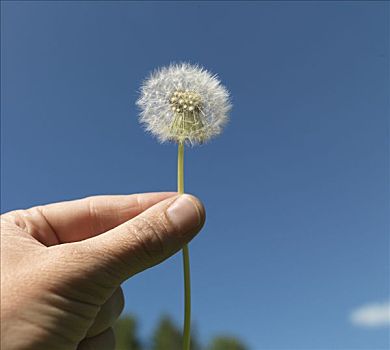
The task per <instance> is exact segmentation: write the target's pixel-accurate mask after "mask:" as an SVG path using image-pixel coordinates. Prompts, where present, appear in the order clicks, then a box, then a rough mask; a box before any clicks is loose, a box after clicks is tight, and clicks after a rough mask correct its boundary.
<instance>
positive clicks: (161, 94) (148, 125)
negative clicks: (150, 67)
mask: <svg viewBox="0 0 390 350" xmlns="http://www.w3.org/2000/svg"><path fill="white" fill-rule="evenodd" d="M137 105H138V106H139V107H140V109H141V113H140V118H139V120H140V122H141V123H142V124H143V125H144V127H145V129H146V130H147V131H149V132H150V133H152V134H153V135H155V136H156V137H157V138H158V139H159V140H160V141H161V142H166V141H173V142H177V143H180V142H184V143H189V144H192V145H193V144H198V143H203V142H205V141H207V140H209V139H210V138H212V137H214V136H217V135H218V134H220V133H221V131H222V127H223V126H224V125H225V124H226V122H227V120H228V112H229V110H230V109H231V104H230V101H229V92H228V91H227V90H226V88H225V87H224V86H222V85H221V83H220V81H219V80H218V79H217V77H216V76H215V75H211V74H210V73H209V72H208V71H207V70H205V69H204V68H201V67H199V66H197V65H190V64H188V63H181V64H172V65H170V66H168V67H164V68H161V69H158V70H156V71H154V72H153V73H152V74H151V75H150V77H149V78H148V79H146V80H145V82H144V84H143V85H142V88H141V96H140V98H139V99H138V101H137Z"/></svg>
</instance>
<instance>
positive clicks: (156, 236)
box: [79, 194, 205, 283]
mask: <svg viewBox="0 0 390 350" xmlns="http://www.w3.org/2000/svg"><path fill="white" fill-rule="evenodd" d="M204 221H205V210H204V207H203V205H202V203H201V202H200V201H199V200H198V199H197V198H196V197H194V196H191V195H187V194H183V195H178V196H176V197H174V198H168V199H166V200H163V201H161V202H159V203H157V204H155V205H154V206H152V207H150V208H149V209H147V210H145V211H144V212H143V213H141V214H139V215H138V216H136V217H135V218H133V219H131V220H129V221H127V222H125V223H123V224H122V225H119V226H117V227H116V228H114V229H112V230H110V231H107V232H105V233H103V234H101V235H99V236H95V237H93V238H90V239H87V240H84V241H82V242H79V248H80V249H81V250H82V254H85V255H87V257H89V258H88V259H85V261H86V262H88V264H89V268H92V269H93V270H95V272H99V271H98V270H100V269H101V270H102V273H104V272H107V271H108V272H109V273H110V275H111V277H114V276H115V277H116V278H115V280H117V283H121V282H122V281H124V280H125V279H127V278H129V277H131V276H132V275H134V274H136V273H138V272H140V271H142V270H145V269H147V268H149V267H151V266H154V265H156V264H158V263H160V262H162V261H163V260H165V259H167V258H168V257H170V256H171V255H173V254H174V253H176V252H177V251H178V250H180V249H181V248H182V247H183V245H184V244H186V243H188V242H189V241H190V240H191V239H192V238H193V237H194V236H195V235H196V233H198V232H199V230H200V229H201V228H202V226H203V224H204ZM91 263H92V266H91Z"/></svg>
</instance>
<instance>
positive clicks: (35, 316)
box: [1, 193, 205, 350]
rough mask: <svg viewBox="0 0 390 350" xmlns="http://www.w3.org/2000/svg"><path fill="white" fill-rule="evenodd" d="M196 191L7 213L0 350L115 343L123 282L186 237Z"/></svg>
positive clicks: (82, 349) (196, 224)
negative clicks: (187, 193)
mask: <svg viewBox="0 0 390 350" xmlns="http://www.w3.org/2000/svg"><path fill="white" fill-rule="evenodd" d="M204 218H205V212H204V208H203V206H202V204H201V203H200V201H199V200H197V199H196V198H195V197H193V196H190V195H177V194H176V193H148V194H139V195H129V196H97V197H90V198H85V199H81V200H76V201H71V202H63V203H56V204H50V205H45V206H38V207H34V208H31V209H27V210H16V211H12V212H9V213H6V214H4V215H2V216H1V266H2V273H1V349H3V350H22V349H29V350H31V349H33V350H35V349H37V350H38V349H39V350H62V349H66V350H70V349H77V350H86V349H94V350H100V349H101V350H111V349H114V346H115V345H114V344H115V342H114V335H113V331H112V328H111V326H112V325H113V323H114V322H115V320H116V319H117V318H118V317H119V315H120V313H121V311H122V309H123V303H124V301H123V293H122V290H121V288H120V284H121V283H122V282H123V281H124V280H126V279H127V278H129V277H131V276H133V275H134V274H136V273H138V272H140V271H143V270H145V269H147V268H149V267H151V266H153V265H156V264H158V263H160V262H162V261H163V260H165V259H166V258H168V257H169V256H171V255H172V254H174V253H175V252H177V251H178V250H179V249H180V248H181V247H182V246H183V245H184V244H185V243H187V242H188V241H190V240H191V239H192V238H193V237H194V235H195V234H196V233H197V232H198V231H199V230H200V229H201V227H202V226H203V223H204Z"/></svg>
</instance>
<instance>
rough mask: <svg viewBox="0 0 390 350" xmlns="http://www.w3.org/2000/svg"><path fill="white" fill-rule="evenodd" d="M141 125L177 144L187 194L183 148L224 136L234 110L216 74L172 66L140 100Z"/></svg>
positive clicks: (153, 78) (152, 80) (186, 339)
mask: <svg viewBox="0 0 390 350" xmlns="http://www.w3.org/2000/svg"><path fill="white" fill-rule="evenodd" d="M137 105H138V107H140V109H141V112H140V118H139V120H140V123H141V124H142V125H143V126H144V127H145V129H146V130H147V131H148V132H150V133H151V134H153V135H154V136H156V137H157V139H158V140H159V141H160V142H167V141H171V142H176V143H177V144H178V163H177V187H178V192H179V193H184V145H185V144H188V145H196V144H201V143H204V142H206V141H208V140H209V139H211V138H212V137H214V136H217V135H219V134H220V133H221V131H222V128H223V126H224V125H225V124H226V122H227V120H228V112H229V111H230V109H231V104H230V101H229V92H228V91H227V90H226V88H225V87H224V86H223V85H221V83H220V81H219V80H218V78H217V76H216V75H212V74H210V72H208V71H207V70H205V69H204V68H202V67H199V66H197V65H191V64H188V63H181V64H172V65H170V66H168V67H164V68H161V69H158V70H156V71H154V72H153V73H152V74H151V75H150V76H149V78H148V79H146V80H145V82H144V83H143V85H142V88H141V96H140V98H139V99H138V101H137ZM183 269H184V330H183V349H184V350H188V349H189V348H190V326H191V289H190V263H189V250H188V246H187V245H185V246H184V247H183Z"/></svg>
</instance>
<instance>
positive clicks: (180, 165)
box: [177, 141, 191, 350]
mask: <svg viewBox="0 0 390 350" xmlns="http://www.w3.org/2000/svg"><path fill="white" fill-rule="evenodd" d="M177 192H179V193H184V143H183V142H182V141H181V142H179V146H178V154H177ZM182 252H183V270H184V329H183V350H189V349H190V342H191V282H190V255H189V250H188V245H187V244H186V245H185V246H184V247H183V251H182Z"/></svg>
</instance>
